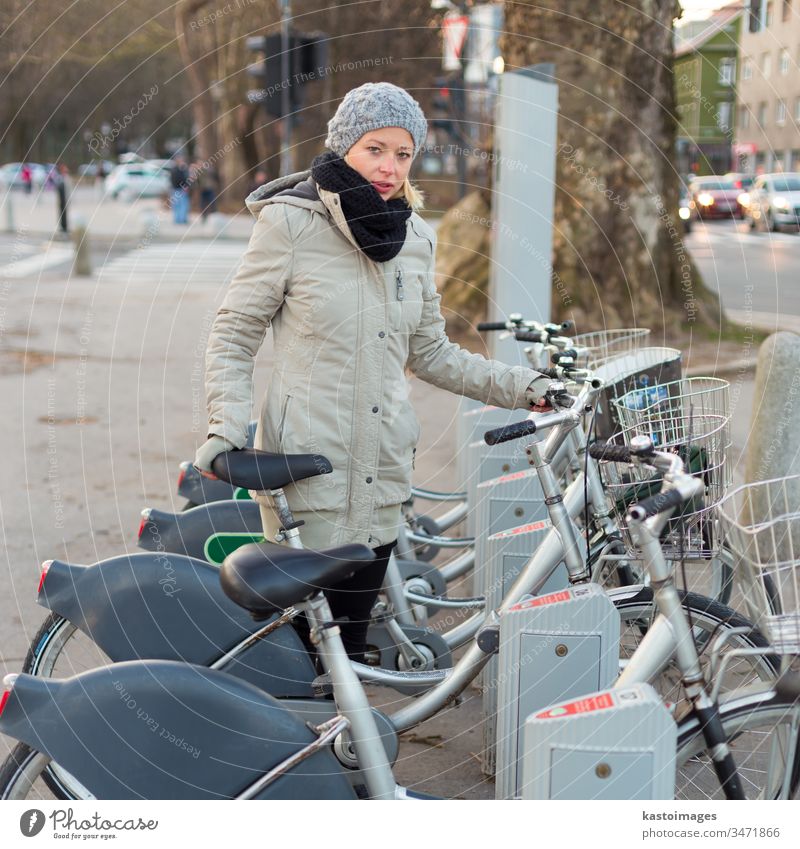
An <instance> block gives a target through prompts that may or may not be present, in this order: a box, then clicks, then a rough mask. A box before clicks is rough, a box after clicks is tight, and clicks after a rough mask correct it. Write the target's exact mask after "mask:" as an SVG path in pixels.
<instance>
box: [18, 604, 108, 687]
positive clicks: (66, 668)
mask: <svg viewBox="0 0 800 849" xmlns="http://www.w3.org/2000/svg"><path fill="white" fill-rule="evenodd" d="M111 662H112V661H111V659H110V658H109V657H108V655H107V654H106V653H105V652H104V651H103V650H102V649H100V648H99V647H98V646H97V645H96V644H95V643H94V642H93V641H92V639H91V637H88V636H87V635H86V634H84V633H83V632H82V631H80V630H79V629H78V628H77V627H76V626H75V625H73V624H72V623H71V622H70V621H69V620H67V619H65V618H64V617H63V616H59V615H58V614H57V613H51V614H50V615H49V616H48V617H47V618H46V619H45V620H44V622H43V623H42V626H41V627H40V628H39V630H38V631H37V632H36V635H35V636H34V638H33V640H32V641H31V646H30V648H29V649H28V654H27V655H26V657H25V662H24V663H23V664H22V671H23V672H25V673H26V674H28V675H38V676H40V677H41V678H67V677H70V676H72V675H78V674H79V673H80V672H86V671H88V670H89V669H96V668H97V667H98V666H107V665H108V664H109V663H111Z"/></svg>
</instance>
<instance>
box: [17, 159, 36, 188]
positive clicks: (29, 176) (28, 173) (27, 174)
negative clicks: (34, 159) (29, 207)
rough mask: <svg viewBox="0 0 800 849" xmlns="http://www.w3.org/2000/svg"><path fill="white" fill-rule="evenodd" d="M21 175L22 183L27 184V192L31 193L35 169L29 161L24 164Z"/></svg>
mask: <svg viewBox="0 0 800 849" xmlns="http://www.w3.org/2000/svg"><path fill="white" fill-rule="evenodd" d="M20 176H21V177H22V185H23V186H25V194H26V195H29V194H30V193H31V191H32V190H33V169H32V168H31V166H30V165H28V164H27V162H26V163H25V164H24V165H23V166H22V171H21V172H20Z"/></svg>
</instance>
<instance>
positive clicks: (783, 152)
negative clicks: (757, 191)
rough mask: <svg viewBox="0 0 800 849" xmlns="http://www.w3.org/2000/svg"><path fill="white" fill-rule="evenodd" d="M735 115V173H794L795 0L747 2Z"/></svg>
mask: <svg viewBox="0 0 800 849" xmlns="http://www.w3.org/2000/svg"><path fill="white" fill-rule="evenodd" d="M737 112H738V119H737V121H736V134H735V144H734V156H735V168H736V170H737V171H747V172H750V173H769V172H773V171H800V129H798V128H799V127H800V0H749V2H748V6H747V11H746V15H745V17H744V18H743V21H742V34H741V41H740V62H739V71H738V75H737Z"/></svg>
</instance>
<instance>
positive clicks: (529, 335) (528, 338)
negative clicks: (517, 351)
mask: <svg viewBox="0 0 800 849" xmlns="http://www.w3.org/2000/svg"><path fill="white" fill-rule="evenodd" d="M514 338H515V339H516V340H517V342H546V341H547V338H548V336H547V333H545V332H544V331H543V330H515V331H514Z"/></svg>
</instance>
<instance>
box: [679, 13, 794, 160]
mask: <svg viewBox="0 0 800 849" xmlns="http://www.w3.org/2000/svg"><path fill="white" fill-rule="evenodd" d="M798 2H800V0H798ZM743 17H744V9H743V6H742V5H741V3H734V4H730V5H728V6H725V7H724V8H722V9H720V10H719V11H717V12H715V13H714V14H713V15H712V16H711V17H710V18H708V19H707V20H703V21H691V22H689V23H687V24H684V25H682V26H681V25H678V26H677V27H676V29H675V61H674V73H675V100H676V107H677V113H678V138H677V159H678V167H679V169H680V171H681V173H682V174H701V175H702V174H724V173H725V172H726V171H729V170H730V167H731V163H732V148H733V142H734V131H735V126H736V68H737V65H738V61H737V59H738V52H739V33H740V26H741V22H742V19H743Z"/></svg>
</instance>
